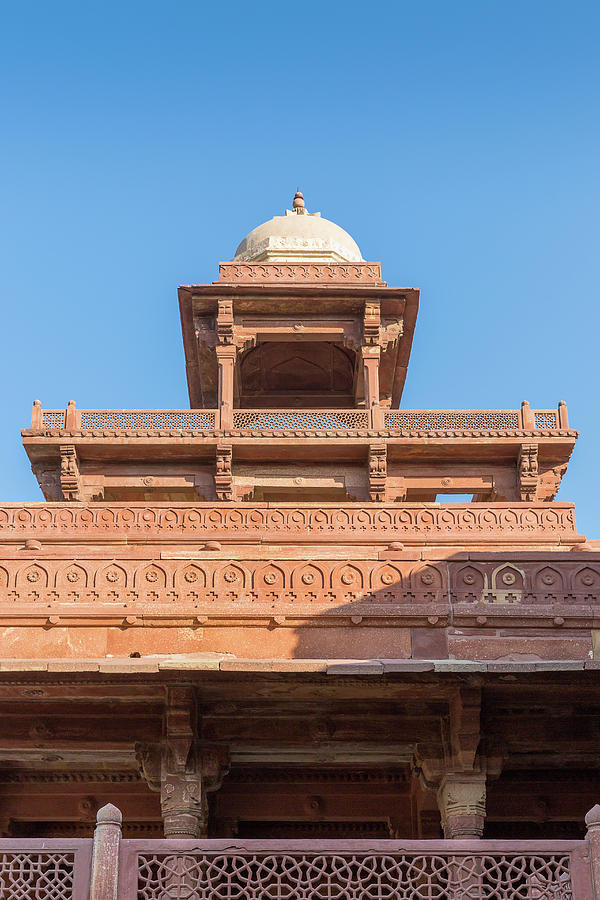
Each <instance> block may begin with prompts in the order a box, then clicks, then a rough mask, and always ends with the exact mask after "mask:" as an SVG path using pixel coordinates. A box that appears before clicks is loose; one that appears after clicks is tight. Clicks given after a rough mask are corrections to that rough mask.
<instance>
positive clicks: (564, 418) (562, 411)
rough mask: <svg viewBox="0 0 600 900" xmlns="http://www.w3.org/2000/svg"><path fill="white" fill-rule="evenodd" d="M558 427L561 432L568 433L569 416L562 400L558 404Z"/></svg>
mask: <svg viewBox="0 0 600 900" xmlns="http://www.w3.org/2000/svg"><path fill="white" fill-rule="evenodd" d="M558 427H559V428H560V430H561V431H568V429H569V414H568V412H567V404H566V403H565V401H564V400H561V401H560V402H559V404H558Z"/></svg>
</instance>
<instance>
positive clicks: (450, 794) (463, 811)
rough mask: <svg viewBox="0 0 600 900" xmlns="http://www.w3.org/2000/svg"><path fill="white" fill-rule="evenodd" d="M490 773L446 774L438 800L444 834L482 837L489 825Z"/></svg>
mask: <svg viewBox="0 0 600 900" xmlns="http://www.w3.org/2000/svg"><path fill="white" fill-rule="evenodd" d="M485 784H486V776H485V775H484V774H480V773H477V774H475V773H473V774H458V773H456V774H451V775H445V776H444V777H443V778H442V781H441V783H440V786H439V789H438V792H437V801H438V805H439V808H440V814H441V817H442V827H443V829H444V837H446V838H448V839H456V838H481V837H483V828H484V825H485V800H486V786H485Z"/></svg>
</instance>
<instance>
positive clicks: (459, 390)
mask: <svg viewBox="0 0 600 900" xmlns="http://www.w3.org/2000/svg"><path fill="white" fill-rule="evenodd" d="M599 25H600V6H599V5H598V3H596V2H589V3H588V2H577V0H574V2H573V0H572V2H560V3H559V2H552V0H545V2H541V0H454V2H449V0H437V2H428V0H422V2H414V0H411V2H405V0H396V2H379V3H377V2H376V3H372V4H360V5H359V4H353V3H352V2H345V3H341V2H335V0H334V2H329V3H324V2H322V0H321V2H303V3H300V4H284V3H281V2H278V3H271V2H261V3H248V2H244V3H238V2H232V3H228V4H211V3H204V2H201V0H196V2H176V0H175V2H170V3H167V2H161V3H157V2H152V0H145V2H135V0H133V2H132V0H121V2H118V3H117V2H114V0H107V2H103V3H97V2H90V3H81V2H77V3H75V2H61V0H58V2H56V3H46V2H41V0H39V2H28V0H12V2H9V0H6V2H4V3H2V4H1V11H0V98H1V119H0V121H1V123H2V136H1V140H0V171H1V173H2V182H3V186H2V193H1V196H0V221H1V225H0V228H1V232H2V233H1V235H0V294H1V297H2V301H3V302H2V309H3V328H2V346H1V348H0V349H1V354H2V355H1V359H2V368H3V380H2V383H3V390H2V394H1V398H0V399H1V409H2V419H1V421H2V436H1V445H0V498H3V499H6V500H9V499H14V500H18V499H40V498H41V494H40V492H39V489H38V487H37V484H36V482H35V480H34V478H33V476H32V474H31V472H30V470H29V466H28V464H27V459H26V457H25V454H24V452H23V450H22V449H21V447H20V435H19V429H20V428H21V427H23V426H26V425H27V424H28V421H29V416H30V408H31V402H32V400H33V399H34V398H36V397H39V398H40V399H41V400H42V403H43V405H44V406H46V407H60V406H64V405H65V404H66V402H67V401H68V400H69V399H71V398H72V399H75V400H76V401H77V404H78V406H82V407H185V406H186V405H187V392H186V384H185V374H184V361H183V352H182V345H181V337H180V327H179V317H178V310H177V300H176V286H177V284H178V283H182V282H184V283H187V282H206V281H211V280H213V279H214V278H215V277H216V273H217V268H216V266H217V261H218V260H221V259H229V258H231V256H232V255H233V252H234V250H235V247H236V245H237V243H238V242H239V240H241V238H242V237H243V236H244V235H245V234H246V232H247V231H248V230H249V229H250V228H251V227H253V226H254V225H256V224H258V223H260V222H262V221H264V220H265V219H268V218H270V217H271V216H272V215H274V214H280V213H281V211H282V210H283V209H284V208H285V206H286V205H289V203H290V200H291V197H292V195H293V192H294V190H295V189H296V186H297V185H300V186H301V188H302V189H303V191H304V194H305V197H306V200H307V205H308V207H309V209H312V210H321V211H322V213H323V215H325V216H327V218H330V219H333V220H334V221H335V222H338V223H339V224H340V225H342V226H343V227H344V228H346V229H347V230H348V231H349V232H350V233H351V234H352V235H353V236H354V237H355V239H356V240H357V242H358V243H359V246H360V247H361V250H362V252H363V255H364V256H365V258H366V259H378V260H381V261H382V264H383V272H384V277H385V278H386V280H387V281H388V282H389V283H391V284H396V285H415V286H419V287H420V288H421V310H420V316H419V321H418V324H417V331H416V337H415V342H414V347H413V356H412V363H411V367H410V372H409V377H408V381H407V386H406V391H405V396H404V404H403V405H404V406H407V407H418V408H422V407H432V408H444V407H466V408H472V407H484V408H486V407H487V408H490V407H492V408H493V407H516V406H518V405H519V403H520V401H521V400H522V399H528V400H529V401H530V402H531V403H532V405H534V406H537V407H554V406H555V405H556V403H557V401H558V400H560V399H565V400H566V401H567V403H568V404H569V412H570V418H571V423H572V425H573V426H575V427H577V428H578V429H580V430H581V433H582V436H581V438H580V441H579V444H578V446H577V448H576V451H575V454H574V457H573V461H572V464H571V467H570V470H569V472H568V473H567V476H566V477H565V480H564V481H563V487H562V489H561V493H560V499H563V500H574V501H575V502H576V510H577V519H578V525H579V530H580V531H581V532H583V533H587V534H588V535H589V536H594V535H596V536H600V516H599V514H598V499H597V498H598V493H599V490H598V488H599V480H600V475H599V472H598V455H599V450H600V417H599V415H598V402H597V383H598V376H597V371H598V356H599V354H600V350H599V343H598V331H599V326H600V316H599V313H598V300H597V291H598V274H599V273H598V249H597V248H598V210H599V196H598V195H599V191H598V188H599V181H600V177H599V167H598V162H599V140H598V138H599V132H600V124H599V107H600V104H599V94H600V90H599V86H600V66H599V63H598V46H599V43H600V28H599Z"/></svg>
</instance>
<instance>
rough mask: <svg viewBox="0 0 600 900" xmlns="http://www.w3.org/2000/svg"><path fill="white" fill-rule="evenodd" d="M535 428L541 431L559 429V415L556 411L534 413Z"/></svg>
mask: <svg viewBox="0 0 600 900" xmlns="http://www.w3.org/2000/svg"><path fill="white" fill-rule="evenodd" d="M534 422H535V427H536V428H540V429H548V430H552V429H553V428H558V413H556V412H555V411H554V410H549V411H546V410H544V411H543V412H536V413H534Z"/></svg>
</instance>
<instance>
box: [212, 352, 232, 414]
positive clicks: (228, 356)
mask: <svg viewBox="0 0 600 900" xmlns="http://www.w3.org/2000/svg"><path fill="white" fill-rule="evenodd" d="M215 350H216V353H217V364H218V367H219V396H218V407H219V411H220V415H221V428H222V429H225V430H227V429H230V428H232V426H233V386H234V368H235V358H236V354H237V349H236V347H235V346H234V345H233V344H218V345H217V347H215Z"/></svg>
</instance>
